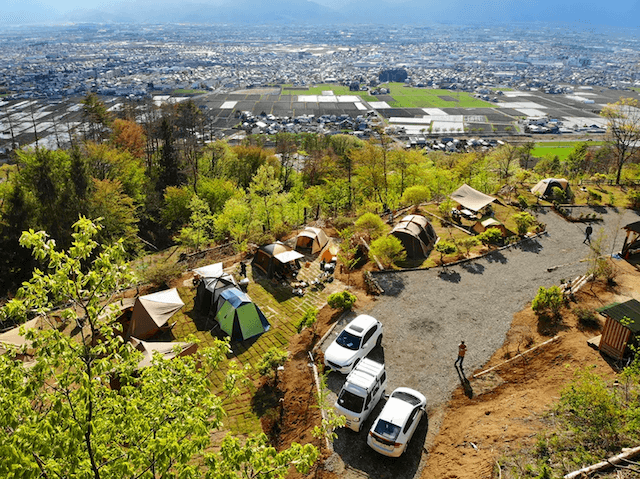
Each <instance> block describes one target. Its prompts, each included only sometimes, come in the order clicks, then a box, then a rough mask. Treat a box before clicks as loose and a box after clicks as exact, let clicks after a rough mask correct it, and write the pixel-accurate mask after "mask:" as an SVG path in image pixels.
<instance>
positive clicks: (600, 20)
mask: <svg viewBox="0 0 640 479" xmlns="http://www.w3.org/2000/svg"><path fill="white" fill-rule="evenodd" d="M47 1H49V2H51V1H53V0H21V1H19V2H18V1H12V2H11V4H10V6H9V7H8V8H3V9H1V10H0V24H2V23H5V24H7V23H9V24H10V23H36V22H38V23H40V22H45V21H49V22H54V21H60V20H66V21H74V22H98V23H112V22H125V23H145V22H146V23H155V22H160V23H179V22H188V23H231V24H233V23H237V24H273V25H296V24H369V23H374V24H397V25H401V24H423V25H429V24H434V23H440V24H442V23H444V24H455V25H474V24H479V23H481V24H508V23H511V22H518V23H527V22H551V23H565V24H569V25H572V26H578V27H583V28H591V27H598V26H604V25H608V26H614V27H631V28H637V27H638V26H639V24H640V3H639V2H638V0H616V1H615V2H603V1H602V0H582V1H578V0H530V1H527V2H523V1H522V0H406V1H402V0H367V1H366V2H363V1H362V0H272V1H268V2H265V1H260V0H239V1H232V0H200V1H197V0H196V1H191V2H186V3H180V2H176V1H175V0H173V1H167V0H159V1H152V0H134V1H122V2H121V3H115V2H113V3H109V4H106V0H87V3H86V7H85V9H82V10H75V11H72V12H66V13H65V12H63V11H61V9H60V8H54V7H48V8H47V7H46V6H44V3H46V2H47ZM102 2H105V3H102ZM97 4H102V5H103V6H100V7H93V8H92V5H97ZM107 5H108V6H107Z"/></svg>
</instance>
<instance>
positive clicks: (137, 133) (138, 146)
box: [111, 118, 147, 159]
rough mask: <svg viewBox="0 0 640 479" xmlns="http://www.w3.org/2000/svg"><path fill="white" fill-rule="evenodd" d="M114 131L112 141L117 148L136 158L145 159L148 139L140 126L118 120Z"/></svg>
mask: <svg viewBox="0 0 640 479" xmlns="http://www.w3.org/2000/svg"><path fill="white" fill-rule="evenodd" d="M112 130H113V131H112V133H111V141H112V142H113V144H114V145H115V146H116V147H117V148H120V149H122V150H125V151H128V152H129V153H131V154H132V155H133V156H134V157H136V158H139V159H142V158H144V155H145V147H146V144H147V139H146V137H145V134H144V129H143V128H142V127H141V126H140V125H138V124H137V123H136V122H134V121H130V120H122V119H120V118H118V119H117V120H114V122H113V125H112Z"/></svg>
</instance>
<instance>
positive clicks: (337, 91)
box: [282, 83, 377, 101]
mask: <svg viewBox="0 0 640 479" xmlns="http://www.w3.org/2000/svg"><path fill="white" fill-rule="evenodd" d="M329 90H331V91H332V92H333V93H334V95H356V96H359V97H362V99H363V100H365V101H377V99H376V97H375V96H373V95H369V92H367V91H351V90H349V87H348V86H344V85H335V84H333V83H325V84H321V85H316V86H313V87H309V88H308V89H306V90H282V95H322V92H323V91H329Z"/></svg>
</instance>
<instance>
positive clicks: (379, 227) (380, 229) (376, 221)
mask: <svg viewBox="0 0 640 479" xmlns="http://www.w3.org/2000/svg"><path fill="white" fill-rule="evenodd" d="M355 230H356V231H357V232H359V233H363V234H364V235H365V236H366V238H367V239H369V240H375V239H377V238H379V237H380V236H382V235H383V234H384V232H385V230H386V226H385V224H384V221H382V219H381V218H380V216H378V215H377V214H375V213H365V214H363V215H362V216H360V218H358V219H357V220H356V222H355Z"/></svg>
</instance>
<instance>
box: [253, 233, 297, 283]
mask: <svg viewBox="0 0 640 479" xmlns="http://www.w3.org/2000/svg"><path fill="white" fill-rule="evenodd" d="M300 258H304V255H302V254H300V253H298V252H297V251H294V250H292V249H291V248H289V247H288V246H287V245H285V244H284V243H281V242H280V241H277V242H275V243H271V244H268V245H266V246H262V247H260V249H258V251H257V252H256V254H255V255H254V257H253V260H252V261H251V266H252V267H253V268H257V269H258V270H259V271H260V272H262V273H263V274H265V275H266V276H267V278H273V277H274V276H280V277H288V276H292V275H293V274H294V273H295V272H296V271H297V270H298V269H300V264H299V260H300Z"/></svg>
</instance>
